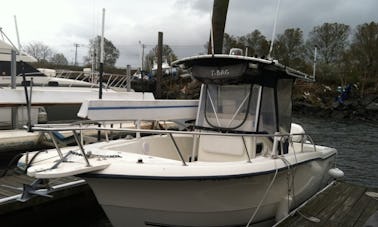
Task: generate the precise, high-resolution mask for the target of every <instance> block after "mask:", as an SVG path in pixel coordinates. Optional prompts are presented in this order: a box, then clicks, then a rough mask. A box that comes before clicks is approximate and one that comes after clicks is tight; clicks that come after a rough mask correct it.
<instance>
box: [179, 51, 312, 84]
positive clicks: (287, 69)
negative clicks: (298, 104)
mask: <svg viewBox="0 0 378 227" xmlns="http://www.w3.org/2000/svg"><path fill="white" fill-rule="evenodd" d="M201 59H237V60H242V61H248V62H251V63H262V64H266V65H274V66H275V67H277V69H279V70H282V71H284V72H286V73H287V74H288V75H290V76H293V77H296V78H300V79H304V80H309V81H314V78H313V77H311V76H310V75H308V74H306V73H303V72H300V71H298V70H296V69H293V68H290V67H288V66H285V65H282V64H281V63H279V62H278V60H274V59H263V58H255V57H248V56H242V55H229V54H214V55H212V54H204V55H195V56H191V57H186V58H182V59H180V60H177V61H174V62H172V65H173V66H179V67H188V65H189V67H191V66H192V65H190V64H188V65H185V63H188V62H192V61H195V60H201Z"/></svg>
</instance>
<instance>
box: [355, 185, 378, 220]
mask: <svg viewBox="0 0 378 227" xmlns="http://www.w3.org/2000/svg"><path fill="white" fill-rule="evenodd" d="M368 191H373V192H378V189H371V190H368ZM365 196H366V197H368V198H369V199H370V200H369V202H368V203H367V206H366V207H365V209H364V210H363V212H362V214H361V215H360V217H359V218H358V221H357V222H356V224H355V225H354V226H363V225H364V224H365V223H366V221H367V220H368V219H369V217H370V216H371V215H373V214H374V213H375V212H377V211H378V200H377V199H374V198H371V197H369V196H367V195H365Z"/></svg>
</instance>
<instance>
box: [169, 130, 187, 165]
mask: <svg viewBox="0 0 378 227" xmlns="http://www.w3.org/2000/svg"><path fill="white" fill-rule="evenodd" d="M168 135H169V137H170V138H171V140H172V142H173V145H175V148H176V151H177V153H178V155H179V156H180V158H181V161H182V164H183V165H184V166H187V164H186V162H185V160H184V157H183V156H182V154H181V152H180V149H179V147H178V146H177V143H176V141H175V139H174V138H173V136H172V133H168Z"/></svg>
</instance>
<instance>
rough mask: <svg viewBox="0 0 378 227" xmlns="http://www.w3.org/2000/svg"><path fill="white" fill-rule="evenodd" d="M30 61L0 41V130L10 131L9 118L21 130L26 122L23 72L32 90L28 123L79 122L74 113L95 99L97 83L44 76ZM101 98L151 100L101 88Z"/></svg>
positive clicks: (148, 95) (145, 96) (137, 95)
mask: <svg viewBox="0 0 378 227" xmlns="http://www.w3.org/2000/svg"><path fill="white" fill-rule="evenodd" d="M12 50H14V51H15V52H17V53H18V54H17V55H16V59H15V61H16V62H15V64H16V78H15V83H14V85H15V86H13V88H12V86H11V82H12V77H11V51H12ZM33 61H36V60H35V59H34V58H33V57H31V56H29V55H27V54H25V53H22V52H19V51H18V50H17V49H16V48H15V47H14V46H12V45H10V44H8V43H6V42H4V41H1V40H0V97H1V99H0V129H9V128H11V127H12V117H13V118H16V119H13V124H14V122H16V127H22V126H23V125H25V124H26V123H27V121H28V111H27V108H26V107H25V106H26V104H27V101H26V98H25V97H26V96H25V91H24V86H23V84H24V83H25V82H24V79H23V76H22V74H23V73H24V74H25V81H26V84H27V85H28V86H27V90H28V92H30V90H32V92H31V97H30V96H29V98H30V99H31V114H30V116H31V123H32V124H36V123H45V122H46V121H49V122H58V121H59V122H62V121H65V122H67V121H75V120H79V118H77V116H76V114H77V112H78V111H79V108H80V105H81V104H82V102H83V101H85V100H87V99H95V98H98V96H99V94H98V92H99V88H98V87H99V86H98V84H95V83H90V82H86V81H80V80H74V79H66V78H57V77H51V76H46V75H45V74H44V73H42V72H40V71H39V70H37V69H35V68H34V67H33V66H31V65H30V64H29V63H30V62H33ZM30 84H32V88H31V87H30ZM29 95H30V94H29ZM103 99H121V100H130V99H133V100H134V99H137V100H154V97H153V94H152V93H143V92H133V91H131V92H127V91H126V89H124V91H119V90H117V91H116V90H113V89H111V88H104V89H103ZM13 127H14V126H13Z"/></svg>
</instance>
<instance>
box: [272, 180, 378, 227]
mask: <svg viewBox="0 0 378 227" xmlns="http://www.w3.org/2000/svg"><path fill="white" fill-rule="evenodd" d="M366 191H374V192H377V191H378V189H368V188H366V187H362V186H358V185H353V184H349V183H345V182H336V183H335V184H334V185H332V186H331V187H330V188H328V189H327V190H325V191H324V192H322V193H320V194H319V195H317V196H316V197H315V198H314V199H313V200H311V201H309V202H308V203H307V204H305V205H304V207H302V208H300V209H299V212H298V211H297V212H296V213H294V214H292V216H290V217H287V218H286V219H285V220H284V221H282V222H281V223H279V224H277V225H276V226H277V227H284V226H301V227H302V226H303V227H308V226H311V227H312V226H317V227H319V226H358V227H360V226H364V224H365V223H366V221H367V219H368V218H369V217H370V216H371V215H372V214H374V213H375V212H377V210H378V200H377V199H374V198H371V197H369V196H367V195H366V194H365V193H366ZM301 214H303V215H305V216H307V217H311V216H313V217H316V218H319V219H320V222H319V223H314V222H311V221H309V220H306V218H304V217H303V215H301Z"/></svg>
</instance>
